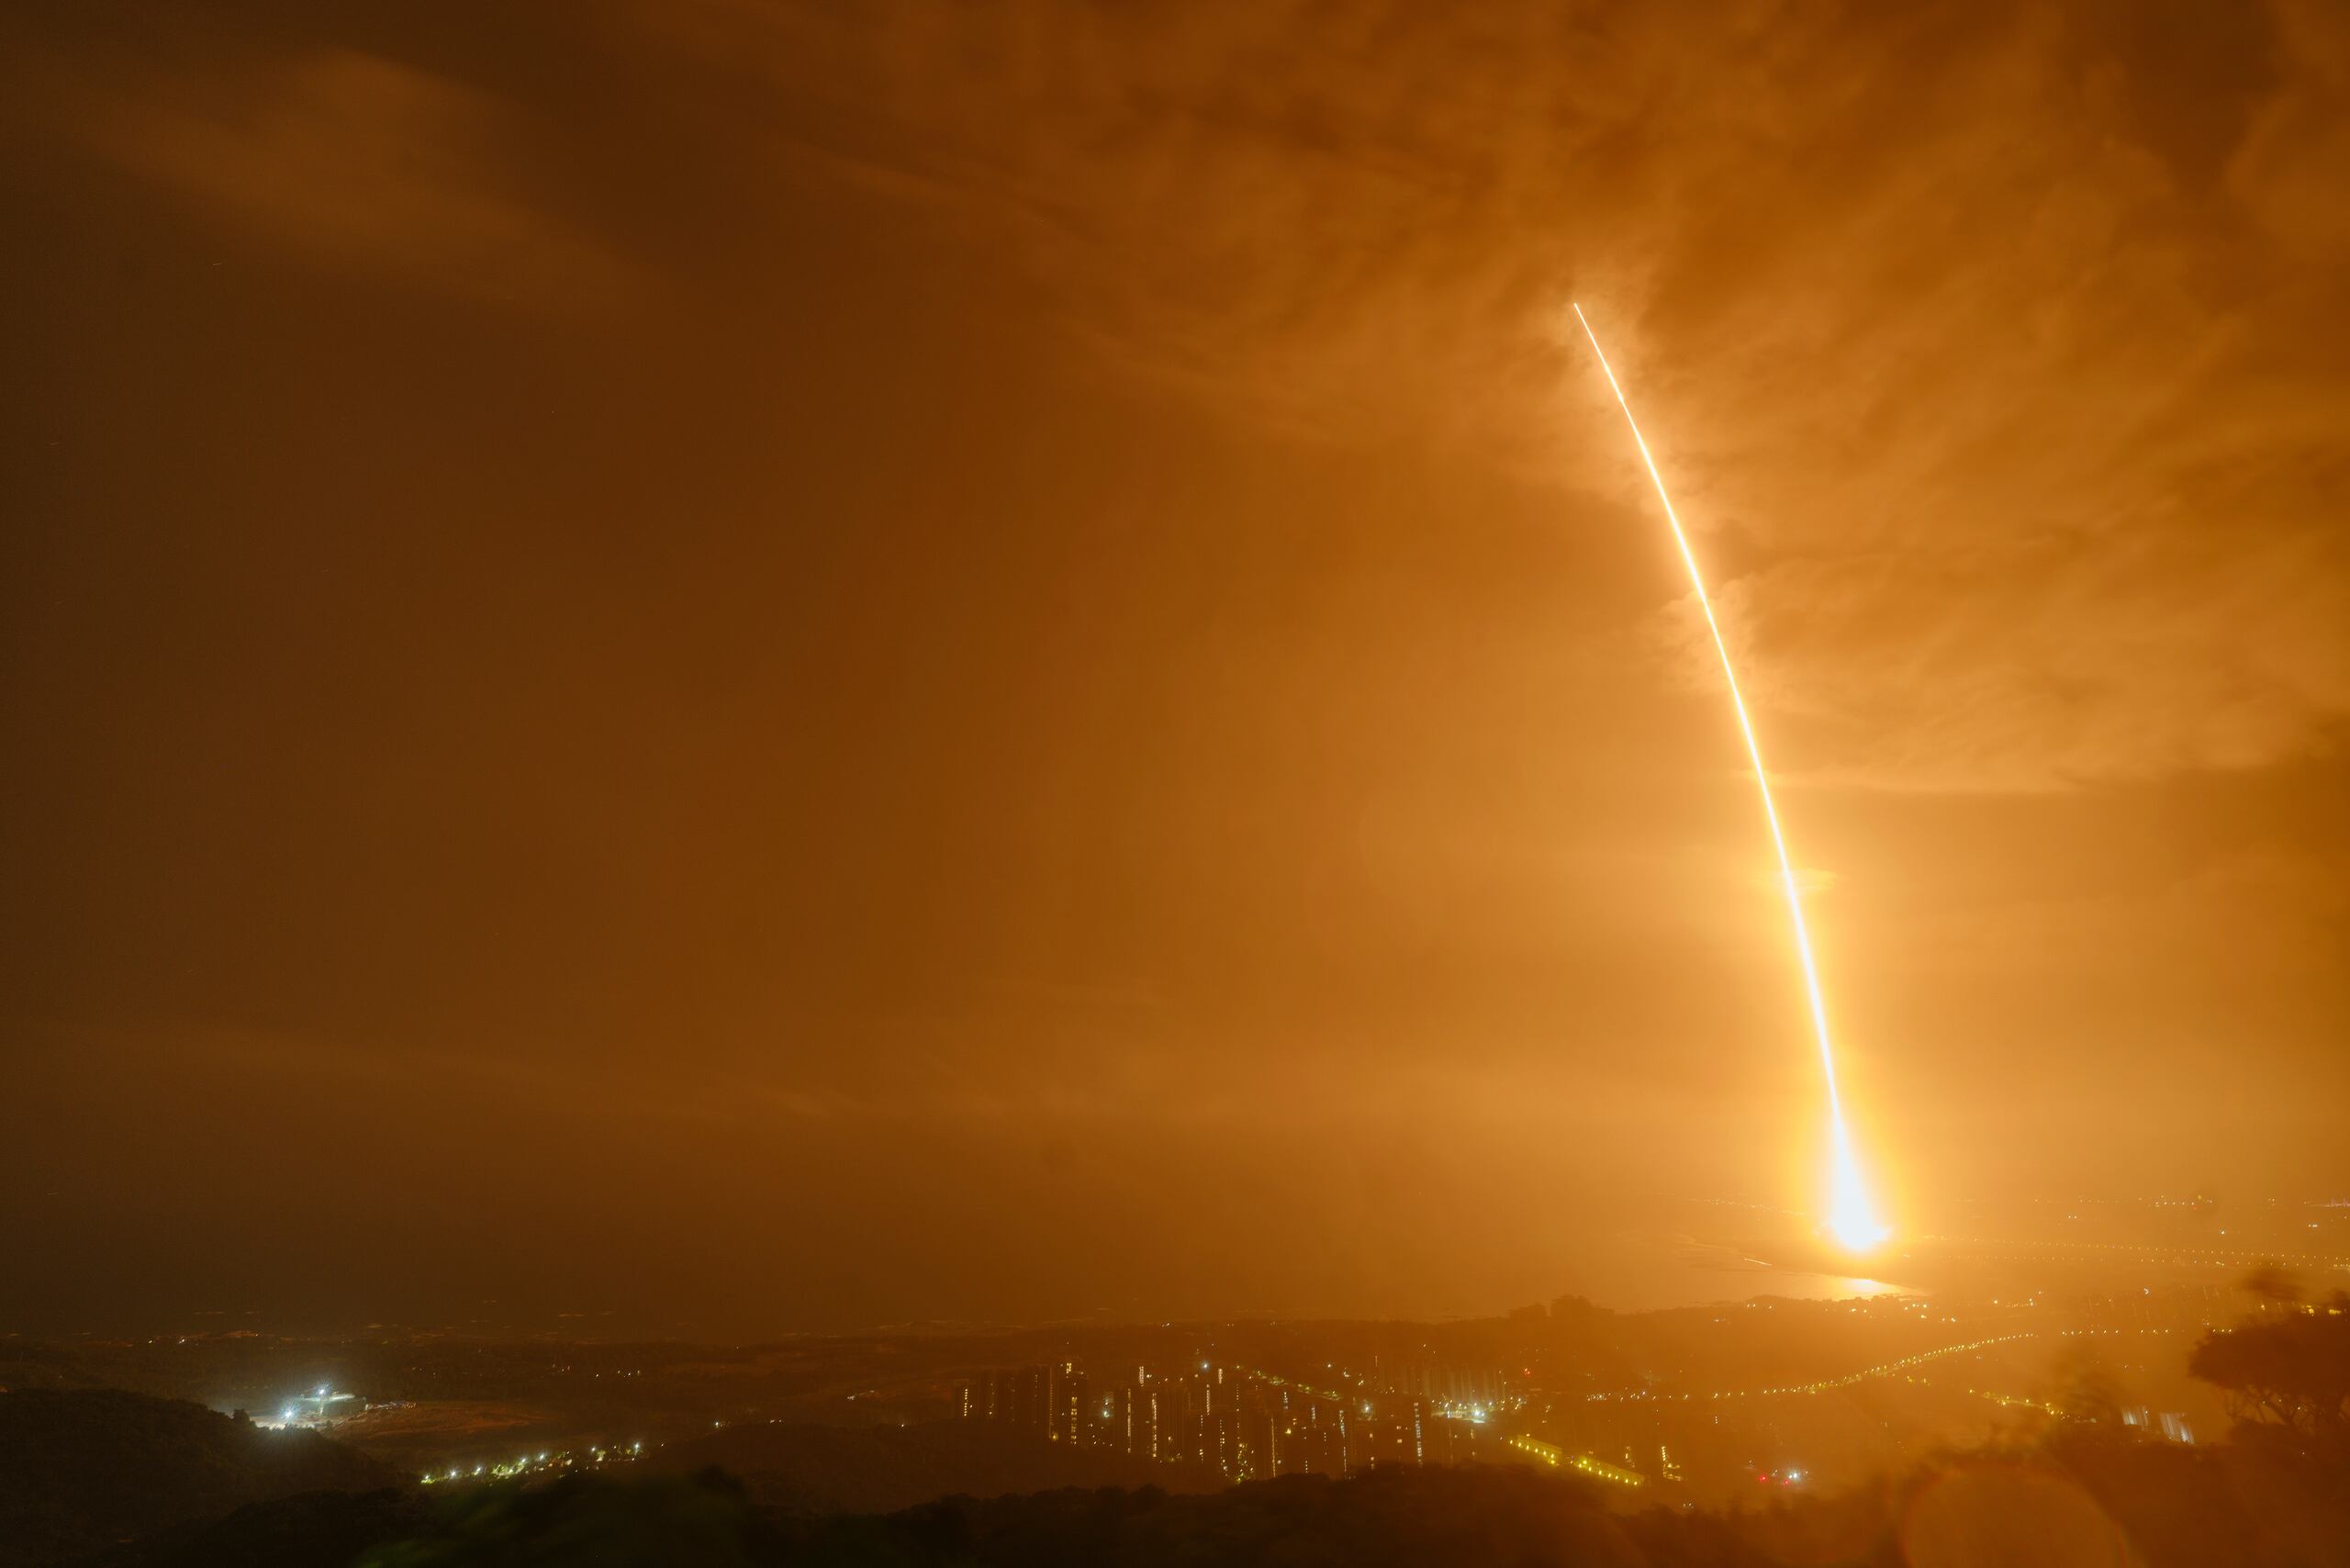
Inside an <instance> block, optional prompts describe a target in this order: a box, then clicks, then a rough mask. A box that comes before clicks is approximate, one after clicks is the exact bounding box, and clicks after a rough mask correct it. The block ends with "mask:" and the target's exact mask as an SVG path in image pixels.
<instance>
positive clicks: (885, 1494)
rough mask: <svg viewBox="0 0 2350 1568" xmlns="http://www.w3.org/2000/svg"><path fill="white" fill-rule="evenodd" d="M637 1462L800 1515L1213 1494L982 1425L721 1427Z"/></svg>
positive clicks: (1191, 1475)
mask: <svg viewBox="0 0 2350 1568" xmlns="http://www.w3.org/2000/svg"><path fill="white" fill-rule="evenodd" d="M646 1462H647V1463H648V1464H650V1465H653V1466H655V1467H657V1468H658V1469H660V1470H663V1471H666V1472H673V1473H694V1472H697V1471H703V1470H712V1469H715V1470H721V1471H723V1472H725V1473H727V1474H729V1475H732V1476H733V1477H735V1478H736V1479H737V1480H739V1481H741V1482H742V1484H743V1485H744V1489H745V1490H746V1491H747V1492H748V1493H749V1495H750V1498H751V1501H752V1502H754V1503H755V1504H758V1505H760V1506H767V1507H774V1508H783V1509H789V1510H790V1511H793V1512H797V1513H803V1514H884V1513H889V1512H890V1511H892V1510H894V1509H898V1508H910V1507H912V1506H914V1505H915V1504H917V1503H924V1502H928V1501H929V1500H931V1499H932V1498H934V1497H951V1496H957V1495H961V1496H968V1497H1002V1496H1006V1495H1012V1494H1014V1493H1021V1494H1025V1493H1031V1492H1053V1491H1059V1490H1063V1489H1065V1488H1069V1487H1078V1488H1082V1489H1085V1490H1088V1491H1091V1490H1096V1489H1098V1488H1101V1487H1104V1486H1131V1487H1141V1486H1156V1487H1158V1489H1159V1490H1161V1491H1165V1492H1214V1491H1220V1490H1222V1489H1223V1487H1224V1485H1225V1480H1224V1477H1223V1476H1221V1475H1219V1474H1217V1473H1215V1472H1214V1470H1211V1469H1209V1468H1207V1467H1206V1466H1204V1465H1196V1464H1158V1463H1154V1462H1151V1461H1150V1460H1147V1459H1141V1458H1136V1456H1134V1455H1132V1454H1125V1453H1119V1452H1116V1451H1115V1450H1110V1449H1087V1448H1079V1447H1076V1446H1075V1445H1073V1444H1069V1443H1056V1442H1047V1441H1046V1440H1045V1439H1043V1438H1041V1437H1035V1438H1029V1439H1026V1440H1022V1439H1020V1438H1019V1437H1017V1436H1014V1435H1011V1434H1006V1433H1003V1432H1002V1431H999V1430H997V1429H996V1428H991V1427H990V1426H989V1425H987V1424H986V1423H983V1422H975V1421H924V1422H916V1423H914V1424H913V1425H912V1426H905V1427H898V1426H888V1427H857V1428H841V1427H811V1426H795V1425H787V1424H782V1423H777V1424H773V1425H770V1424H767V1423H760V1424H758V1425H755V1426H742V1427H729V1428H725V1429H724V1430H722V1431H716V1432H710V1433H706V1434H704V1435H702V1436H699V1437H696V1438H693V1439H688V1440H687V1441H685V1442H682V1443H675V1444H672V1445H670V1446H669V1447H667V1448H665V1449H663V1450H661V1451H660V1452H659V1454H658V1455H657V1456H654V1457H651V1458H648V1460H647V1461H646Z"/></svg>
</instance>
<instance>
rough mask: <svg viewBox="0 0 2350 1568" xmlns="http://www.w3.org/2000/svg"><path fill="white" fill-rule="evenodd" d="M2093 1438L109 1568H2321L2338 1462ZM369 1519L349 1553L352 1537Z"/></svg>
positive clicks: (1117, 1494)
mask: <svg viewBox="0 0 2350 1568" xmlns="http://www.w3.org/2000/svg"><path fill="white" fill-rule="evenodd" d="M2274 1459H2275V1456H2263V1455H2260V1454H2257V1453H2254V1452H2250V1451H2246V1450H2237V1451H2232V1452H2226V1453H2219V1454H2206V1453H2196V1452H2192V1451H2189V1450H2179V1449H2175V1448H2167V1447H2164V1446H2161V1445H2149V1444H2143V1443H2135V1442H2130V1441H2127V1440H2120V1439H2108V1438H2095V1439H2091V1440H2088V1441H2087V1442H2082V1441H2072V1442H2068V1443H2065V1444H2060V1445H2057V1446H2055V1447H2053V1448H2036V1449H2031V1450H2016V1451H2012V1452H2008V1453H2002V1454H1997V1455H1976V1456H1971V1457H1968V1458H1965V1459H1963V1460H1953V1462H1950V1463H1949V1464H1947V1465H1945V1466H1942V1467H1936V1468H1933V1469H1930V1470H1928V1471H1925V1472H1922V1473H1918V1474H1916V1475H1912V1476H1909V1477H1907V1478H1905V1479H1904V1480H1903V1481H1901V1482H1900V1483H1898V1484H1889V1485H1887V1486H1885V1487H1883V1488H1880V1489H1876V1490H1874V1491H1870V1492H1864V1493H1861V1494H1856V1495H1851V1496H1847V1497H1844V1498H1840V1499H1831V1500H1829V1501H1825V1502H1807V1503H1801V1504H1796V1505H1793V1506H1778V1507H1774V1508H1771V1509H1766V1510H1762V1511H1756V1512H1747V1513H1732V1514H1716V1515H1708V1514H1699V1513H1684V1512H1679V1511H1673V1510H1669V1509H1652V1510H1650V1511H1648V1512H1645V1513H1639V1514H1631V1515H1626V1514H1618V1513H1615V1512H1611V1511H1610V1510H1609V1509H1608V1508H1606V1506H1604V1504H1603V1501H1602V1499H1600V1498H1599V1497H1597V1496H1595V1495H1593V1494H1592V1493H1591V1492H1589V1491H1587V1490H1586V1489H1585V1488H1584V1487H1583V1485H1581V1484H1577V1483H1575V1482H1573V1481H1569V1480H1565V1479H1562V1478H1560V1477H1557V1476H1553V1475H1550V1474H1548V1473H1535V1472H1532V1471H1530V1470H1522V1469H1515V1468H1512V1469H1489V1468H1473V1467H1472V1468H1466V1469H1458V1470H1453V1469H1436V1468H1431V1469H1427V1470H1387V1471H1375V1472H1372V1473H1368V1474H1365V1475H1360V1476H1355V1477H1352V1478H1349V1479H1347V1480H1344V1481H1334V1480H1330V1479H1327V1478H1325V1477H1319V1476H1290V1477H1284V1478H1282V1479H1281V1480H1278V1481H1271V1482H1263V1483H1256V1484H1248V1485H1243V1486H1238V1487H1234V1488H1232V1489H1230V1490H1227V1491H1223V1492H1217V1493H1211V1494H1201V1495H1171V1494H1169V1493H1165V1492H1161V1491H1158V1490H1157V1489H1155V1488H1143V1489H1140V1490H1120V1489H1112V1488H1105V1489H1102V1490H1097V1491H1084V1490H1076V1489H1071V1490H1065V1491H1059V1492H1047V1493H1042V1494H1037V1495H1031V1496H1024V1497H1003V1498H997V1499H994V1500H992V1501H978V1500H974V1499H971V1498H968V1497H953V1498H947V1499H945V1500H943V1501H939V1502H934V1503H927V1504H924V1505H923V1506H918V1507H913V1508H908V1509H904V1510H901V1511H900V1512H896V1513H891V1514H880V1515H834V1516H811V1515H806V1514H799V1513H793V1512H789V1511H787V1510H780V1509H773V1508H764V1507H761V1506H758V1505H757V1504H756V1503H755V1502H754V1501H753V1500H752V1498H751V1496H750V1495H749V1494H748V1493H747V1492H746V1490H745V1489H744V1486H743V1485H742V1484H741V1483H739V1482H736V1481H734V1480H733V1479H732V1478H731V1477H728V1476H726V1475H724V1474H722V1473H717V1472H703V1473H698V1474H648V1475H635V1476H631V1477H628V1478H626V1479H619V1478H613V1477H605V1476H593V1475H579V1476H573V1477H569V1478H566V1479H565V1480H561V1481H558V1482H555V1483H553V1484H544V1485H539V1486H532V1487H514V1486H498V1487H488V1488H483V1489H479V1490H476V1491H472V1492H465V1493H458V1494H453V1495H450V1496H448V1497H445V1498H436V1499H434V1500H433V1502H432V1504H431V1506H429V1507H428V1506H424V1505H423V1504H422V1503H420V1501H418V1500H417V1499H416V1498H415V1496H414V1495H412V1494H411V1495H409V1496H408V1498H407V1499H405V1500H400V1499H393V1498H389V1497H387V1496H386V1495H376V1496H374V1497H353V1498H342V1499H331V1498H321V1497H306V1498H296V1499H290V1500H286V1501H281V1502H278V1503H274V1504H268V1505H263V1506H255V1507H252V1508H248V1509H246V1510H243V1511H242V1512H241V1513H240V1514H238V1515H236V1516H234V1517H232V1518H229V1519H226V1520H223V1521H221V1522H219V1523H218V1524H217V1525H215V1526H213V1527H212V1528H210V1529H207V1530H206V1531H204V1532H201V1533H200V1534H199V1535H196V1536H195V1537H191V1538H186V1539H182V1540H174V1541H170V1542H164V1543H158V1544H157V1545H156V1546H155V1547H154V1548H152V1549H151V1550H148V1551H124V1552H120V1553H117V1554H116V1555H114V1556H112V1557H110V1558H109V1559H107V1562H108V1565H109V1568H165V1565H170V1568H232V1565H233V1568H341V1565H342V1564H349V1563H353V1562H354V1558H355V1563H356V1565H357V1568H477V1565H480V1568H486V1565H489V1564H568V1563H578V1564H593V1565H599V1568H602V1565H610V1568H631V1565H635V1564H647V1565H652V1564H659V1565H664V1568H950V1565H952V1568H1058V1565H1063V1564H1067V1565H1070V1568H1075V1565H1079V1564H1084V1565H1087V1568H1096V1565H1099V1568H1196V1565H1200V1564H1233V1565H1237V1568H1253V1565H1263V1568H1316V1565H1322V1564H1328V1565H1330V1568H1340V1565H1344V1568H1387V1565H1393V1568H1404V1565H1412V1568H1480V1565H1488V1564H1490V1565H1495V1568H1765V1565H1769V1568H1795V1565H1804V1568H1824V1565H1828V1564H1852V1565H1855V1568H2076V1565H2083V1568H2085V1565H2098V1568H2105V1565H2111V1568H2126V1565H2130V1564H2145V1565H2147V1568H2338V1565H2341V1564H2345V1563H2350V1508H2345V1506H2344V1496H2343V1495H2342V1487H2341V1484H2340V1483H2341V1481H2342V1479H2343V1478H2342V1477H2341V1476H2339V1475H2332V1474H2329V1473H2326V1472H2324V1471H2312V1470H2308V1469H2305V1468H2297V1467H2296V1466H2294V1465H2292V1464H2281V1465H2280V1464H2278V1463H2276V1462H2272V1461H2273V1460H2274ZM370 1529H373V1530H375V1531H378V1532H379V1533H377V1534H375V1536H373V1537H372V1544H371V1545H369V1546H368V1547H367V1549H366V1550H364V1551H358V1552H356V1553H355V1554H354V1551H353V1543H354V1541H357V1540H362V1539H364V1538H367V1532H368V1530H370Z"/></svg>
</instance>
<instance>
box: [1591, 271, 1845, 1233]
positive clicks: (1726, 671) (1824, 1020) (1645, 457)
mask: <svg viewBox="0 0 2350 1568" xmlns="http://www.w3.org/2000/svg"><path fill="white" fill-rule="evenodd" d="M1574 313H1575V320H1576V321H1577V323H1579V324H1580V325H1581V326H1582V328H1583V336H1584V337H1586V338H1588V339H1590V340H1591V352H1592V353H1593V355H1594V356H1595V358H1597V360H1598V361H1599V370H1600V374H1601V375H1605V376H1606V377H1607V388H1608V390H1609V391H1611V392H1613V393H1615V394H1616V406H1617V408H1619V409H1623V410H1624V423H1625V425H1626V426H1627V427H1628V428H1629V429H1630V431H1631V432H1632V444H1633V445H1635V446H1637V447H1639V449H1640V461H1641V462H1642V463H1643V464H1645V465H1647V466H1648V471H1649V481H1650V483H1651V484H1653V485H1654V486H1655V487H1656V498H1657V500H1658V501H1659V502H1660V503H1661V504H1662V506H1663V508H1664V521H1666V523H1668V524H1669V525H1671V527H1672V529H1673V543H1674V544H1676V545H1678V546H1679V547H1680V550H1681V564H1682V565H1683V566H1686V567H1688V568H1689V586H1690V587H1691V588H1694V589H1695V590H1696V594H1697V608H1698V609H1699V610H1702V611H1703V612H1704V613H1705V617H1706V630H1707V631H1708V632H1710V633H1713V637H1714V652H1715V654H1716V655H1718V656H1719V658H1720V659H1721V663H1722V679H1723V681H1724V682H1725V683H1726V684H1727V685H1728V686H1729V703H1730V707H1731V708H1733V709H1734V710H1736V711H1737V713H1738V728H1739V732H1740V734H1743V735H1744V736H1745V737H1746V755H1747V757H1748V758H1749V759H1750V760H1751V762H1752V763H1753V764H1754V788H1755V790H1756V792H1757V793H1758V794H1760V795H1761V796H1762V820H1763V821H1765V822H1767V823H1770V824H1771V847H1772V848H1773V849H1774V850H1776V851H1777V852H1778V856H1779V885H1780V887H1781V888H1782V889H1783V890H1785V893H1786V898H1787V923H1788V924H1789V925H1791V926H1792V927H1793V928H1794V930H1795V937H1796V957H1797V958H1800V959H1801V960H1802V961H1803V984H1804V993H1805V995H1806V996H1807V997H1808V998H1809V999H1810V1002H1811V1029H1812V1033H1813V1034H1814V1035H1815V1036H1818V1040H1819V1068H1820V1071H1821V1073H1822V1074H1823V1075H1824V1076H1825V1078H1826V1080H1827V1083H1828V1126H1829V1138H1830V1149H1829V1203H1828V1232H1829V1234H1830V1235H1831V1236H1833V1237H1834V1238H1836V1239H1837V1240H1838V1241H1840V1242H1841V1243H1842V1244H1843V1245H1844V1246H1845V1247H1847V1248H1850V1249H1852V1250H1853V1251H1855V1252H1863V1251H1866V1250H1867V1249H1870V1248H1872V1247H1874V1246H1875V1245H1876V1244H1877V1243H1878V1242H1880V1241H1882V1240H1884V1239H1885V1238H1886V1235H1887V1234H1889V1233H1888V1232H1887V1231H1886V1227H1885V1226H1884V1224H1883V1223H1882V1222H1880V1221H1879V1220H1878V1218H1877V1216H1876V1207H1875V1205H1874V1204H1873V1203H1872V1202H1871V1201H1870V1199H1869V1193H1868V1187H1867V1184H1866V1183H1865V1182H1863V1181H1862V1180H1861V1168H1860V1162H1859V1161H1858V1160H1856V1159H1853V1158H1852V1137H1851V1135H1850V1134H1849V1133H1848V1132H1846V1130H1845V1127H1844V1102H1843V1098H1842V1096H1841V1095H1840V1094H1839V1093H1838V1092H1837V1089H1836V1048H1835V1047H1834V1045H1833V1044H1831V1043H1830V1038H1829V1034H1828V1004H1827V1002H1826V1001H1825V999H1824V998H1823V997H1822V995H1821V993H1820V989H1819V965H1818V963H1817V962H1815V961H1814V960H1813V958H1812V956H1811V933H1810V930H1809V929H1808V928H1807V926H1806V925H1805V924H1804V918H1803V894H1802V891H1801V890H1799V889H1798V888H1797V887H1796V868H1795V862H1794V861H1793V860H1792V859H1790V858H1789V857H1788V855H1787V835H1786V834H1785V832H1784V831H1782V830H1781V828H1780V826H1779V808H1778V807H1777V805H1776V804H1774V802H1773V801H1772V799H1771V776H1770V775H1769V774H1768V773H1767V772H1765V771H1764V770H1763V767H1762V743H1761V742H1759V741H1757V740H1756V739H1755V738H1754V721H1753V720H1752V719H1751V718H1749V717H1748V716H1747V712H1746V699H1745V698H1744V697H1743V696H1742V695H1740V692H1739V689H1738V672H1737V671H1736V670H1734V669H1732V668H1731V667H1730V662H1729V644H1728V643H1726V642H1724V641H1723V640H1722V629H1721V623H1720V622H1718V621H1716V620H1715V619H1714V603H1713V600H1712V599H1710V598H1708V597H1707V593H1706V577H1705V574H1704V573H1702V572H1700V571H1699V570H1698V569H1697V556H1696V554H1695V552H1694V551H1692V550H1691V549H1690V548H1689V536H1688V534H1686V533H1685V532H1683V531H1682V527H1681V518H1680V516H1679V514H1677V513H1676V512H1674V511H1673V498H1672V497H1671V496H1669V495H1667V494H1666V493H1665V488H1664V476H1663V475H1662V474H1660V473H1658V472H1657V467H1656V459H1655V458H1654V457H1652V456H1651V455H1650V454H1649V443H1648V441H1647V439H1646V438H1645V437H1643V436H1642V435H1641V434H1640V425H1639V420H1635V419H1634V418H1632V405H1631V403H1630V402H1629V401H1628V400H1627V399H1626V398H1625V397H1624V388H1623V386H1621V385H1620V384H1619V383H1618V382H1617V379H1616V372H1615V370H1614V368H1613V367H1612V366H1610V365H1609V364H1608V363H1607V355H1606V352H1605V351H1603V350H1602V349H1601V348H1600V346H1599V335H1598V334H1597V333H1596V332H1594V331H1593V330H1591V322H1590V321H1589V320H1588V319H1586V318H1585V317H1584V316H1583V307H1582V306H1580V305H1577V306H1575V307H1574Z"/></svg>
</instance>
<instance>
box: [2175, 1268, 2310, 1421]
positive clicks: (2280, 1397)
mask: <svg viewBox="0 0 2350 1568" xmlns="http://www.w3.org/2000/svg"><path fill="white" fill-rule="evenodd" d="M2270 1299H2271V1300H2272V1301H2273V1300H2274V1299H2275V1298H2273V1297H2272V1298H2270ZM2277 1306H2278V1308H2280V1309H2279V1310H2269V1311H2264V1312H2263V1313H2262V1314H2261V1315H2260V1316H2256V1317H2251V1318H2247V1319H2245V1320H2244V1322H2242V1323H2240V1324H2238V1325H2237V1326H2236V1327H2233V1328H2217V1329H2213V1330H2212V1331H2211V1332H2210V1333H2209V1334H2207V1335H2205V1336H2204V1338H2203V1339H2202V1341H2201V1342H2200V1343H2199V1344H2198V1345H2197V1346H2196V1347H2195V1353H2194V1355H2193V1356H2192V1357H2191V1358H2190V1359H2189V1360H2188V1364H2187V1370H2188V1372H2192V1373H2194V1374H2195V1375H2196V1376H2197V1377H2199V1378H2201V1379H2202V1380H2203V1381H2204V1382H2206V1383H2211V1384H2212V1385H2214V1386H2215V1387H2217V1388H2218V1389H2219V1390H2220V1391H2221V1394H2222V1395H2223V1396H2224V1397H2225V1399H2226V1401H2227V1407H2228V1414H2229V1415H2230V1416H2232V1417H2234V1418H2235V1419H2236V1420H2237V1421H2239V1422H2241V1423H2243V1424H2244V1425H2245V1426H2246V1427H2248V1428H2252V1429H2254V1430H2255V1431H2258V1430H2265V1431H2266V1432H2269V1433H2271V1434H2273V1435H2275V1436H2277V1437H2280V1438H2282V1439H2286V1440H2288V1441H2289V1442H2291V1443H2292V1444H2293V1445H2294V1446H2296V1447H2299V1448H2302V1449H2304V1450H2320V1449H2322V1450H2334V1451H2338V1450H2344V1449H2345V1448H2350V1294H2344V1293H2342V1292H2339V1291H2337V1292H2335V1293H2334V1294H2333V1298H2332V1299H2331V1300H2329V1301H2327V1302H2325V1303H2324V1304H2322V1305H2291V1304H2286V1303H2277Z"/></svg>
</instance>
